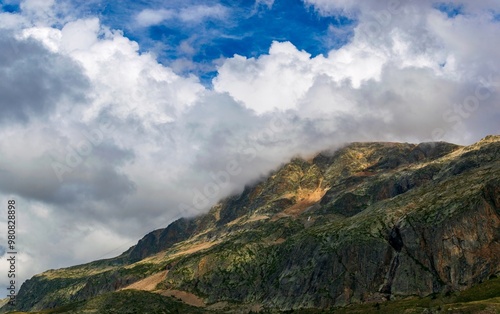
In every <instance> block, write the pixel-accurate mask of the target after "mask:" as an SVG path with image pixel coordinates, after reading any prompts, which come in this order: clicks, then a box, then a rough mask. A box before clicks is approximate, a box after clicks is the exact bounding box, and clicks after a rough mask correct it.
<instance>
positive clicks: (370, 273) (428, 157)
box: [4, 136, 500, 311]
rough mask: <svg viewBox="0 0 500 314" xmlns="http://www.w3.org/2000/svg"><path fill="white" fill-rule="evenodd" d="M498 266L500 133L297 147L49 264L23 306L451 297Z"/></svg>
mask: <svg viewBox="0 0 500 314" xmlns="http://www.w3.org/2000/svg"><path fill="white" fill-rule="evenodd" d="M499 273H500V136H488V137H486V138H484V139H483V140H481V141H480V142H478V143H476V144H474V145H471V146H466V147H462V146H457V145H453V144H448V143H442V142H439V143H423V144H418V145H415V144H407V143H404V144H403V143H353V144H349V145H347V146H345V147H344V148H342V149H339V150H337V151H335V152H323V153H320V154H318V155H317V156H315V157H314V158H312V159H309V160H303V159H299V158H296V159H293V160H292V161H291V162H290V163H288V164H286V165H283V166H282V167H281V168H280V169H278V170H277V171H275V172H274V173H272V174H270V176H269V177H268V178H267V179H266V180H263V181H262V182H259V183H257V184H254V185H252V186H249V187H247V188H246V189H245V190H244V191H243V192H242V193H241V194H240V195H237V196H233V197H229V198H227V199H225V200H222V201H221V202H220V203H219V204H217V205H216V206H214V207H213V208H212V209H211V210H210V212H209V213H207V214H206V215H203V216H200V217H196V218H191V219H181V220H178V221H176V222H173V223H172V224H171V225H170V226H168V227H167V228H165V229H161V230H156V231H154V232H152V233H150V234H148V235H146V236H145V237H144V238H143V239H141V240H140V241H139V242H138V244H137V245H136V246H134V247H132V248H131V249H129V250H128V251H127V252H125V253H124V254H122V255H121V256H119V257H117V258H115V259H109V260H103V261H97V262H93V263H90V264H86V265H81V266H75V267H72V268H67V269H61V270H52V271H48V272H45V273H42V274H39V275H37V276H35V277H33V278H32V279H30V280H28V281H27V282H26V283H25V284H24V285H23V286H22V288H21V290H20V292H19V295H18V306H17V309H19V310H24V311H28V310H39V309H44V308H53V307H55V306H59V305H63V304H69V303H71V302H75V301H83V300H86V299H89V298H91V297H93V296H97V295H100V294H103V293H105V292H110V291H115V290H119V289H122V288H127V287H133V288H134V289H142V290H150V291H155V292H157V293H163V294H167V295H180V294H179V293H180V292H182V293H185V294H189V295H190V296H192V297H193V298H199V299H200V300H202V301H203V303H205V305H204V306H205V309H206V310H211V309H217V308H218V307H219V308H224V307H227V308H229V309H230V308H234V307H235V306H236V307H243V306H245V307H247V308H249V309H250V308H252V309H262V308H269V309H277V310H286V309H297V308H330V307H336V306H344V305H349V304H357V303H366V302H383V301H384V300H394V299H399V298H402V297H407V296H416V297H425V296H428V295H449V294H453V293H455V292H456V291H463V290H466V289H470V288H471V287H474V286H476V285H478V284H480V283H481V282H484V281H487V280H488V279H489V278H493V277H495V275H497V274H499ZM132 283H135V286H130V285H131V284H132ZM141 283H144V284H141ZM146 283H148V284H146ZM141 287H142V288H141ZM145 287H147V288H145ZM183 296H185V295H183ZM181 299H183V298H182V297H181ZM5 309H6V308H4V310H5Z"/></svg>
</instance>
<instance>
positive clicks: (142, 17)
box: [136, 9, 175, 27]
mask: <svg viewBox="0 0 500 314" xmlns="http://www.w3.org/2000/svg"><path fill="white" fill-rule="evenodd" d="M174 15H175V12H174V11H173V10H165V9H161V10H151V9H144V10H142V11H141V12H140V13H139V14H138V15H137V16H136V22H137V24H138V25H139V26H142V27H148V26H152V25H157V24H160V23H161V22H163V21H165V20H168V19H171V18H172V17H173V16H174Z"/></svg>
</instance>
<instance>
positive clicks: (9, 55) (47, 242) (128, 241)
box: [0, 0, 500, 284]
mask: <svg viewBox="0 0 500 314" xmlns="http://www.w3.org/2000/svg"><path fill="white" fill-rule="evenodd" d="M258 2H259V3H262V2H263V1H258ZM47 3H48V2H47ZM47 3H46V5H43V10H41V11H40V10H39V11H36V10H35V8H36V7H37V6H40V5H42V4H41V2H40V1H34V0H31V1H25V2H23V3H22V5H21V7H22V11H21V12H20V13H1V14H0V20H2V21H6V22H5V23H0V25H2V26H1V27H4V29H3V30H2V35H1V36H0V45H1V46H2V52H1V53H0V80H1V81H2V82H4V83H3V85H2V87H0V89H2V95H3V96H2V97H0V108H2V112H3V115H2V117H1V118H0V138H1V140H0V172H1V174H2V175H1V177H0V195H1V199H2V202H3V203H4V204H5V203H6V200H7V199H8V198H15V199H16V200H18V203H19V216H20V217H19V221H20V223H19V230H18V231H19V236H20V239H21V240H20V243H21V244H20V255H19V259H20V261H19V263H20V265H22V267H21V268H20V272H21V273H20V274H21V276H23V278H27V277H29V276H31V275H33V274H35V273H37V272H40V271H43V270H45V269H47V268H56V267H61V266H69V265H72V264H76V263H82V262H85V261H89V260H92V259H95V258H99V257H103V256H114V255H117V254H119V253H121V252H122V251H124V250H126V249H127V248H128V246H130V245H132V244H133V242H135V241H137V239H138V238H140V237H141V236H142V235H143V234H145V233H147V232H148V231H151V230H152V229H155V228H159V227H164V226H166V225H167V224H168V223H169V222H171V221H172V220H173V219H175V218H177V217H180V216H181V215H195V214H198V213H202V212H205V211H206V210H207V208H208V207H209V206H210V205H211V204H213V203H215V202H216V201H217V200H219V199H220V198H222V197H224V196H227V195H229V194H231V193H234V192H237V191H239V190H241V189H242V188H243V186H244V185H245V184H247V183H248V182H251V181H253V180H256V179H258V178H259V177H260V176H262V175H265V174H266V173H267V172H268V171H270V170H271V169H274V168H275V167H277V166H278V165H279V164H281V163H283V162H286V161H287V160H288V159H289V158H291V157H293V156H295V155H299V154H302V155H304V156H308V155H310V154H313V153H314V152H317V151H319V150H322V149H326V148H329V147H336V146H338V145H341V144H342V143H345V142H349V141H369V140H377V141H378V140H392V141H412V142H420V141H431V140H447V141H452V142H456V143H462V144H468V143H472V142H474V141H477V140H478V139H480V138H481V137H484V136H485V135H487V134H491V133H499V128H498V121H500V110H499V109H500V108H499V107H500V102H499V96H498V91H499V89H500V73H499V70H500V69H499V62H498V55H500V46H499V45H495V44H494V43H496V42H497V37H498V34H499V33H500V22H499V21H498V18H497V17H498V13H495V12H498V10H499V5H498V4H497V2H494V1H479V2H474V4H471V3H470V2H465V1H463V3H462V4H463V5H462V7H460V9H459V10H458V6H457V9H456V10H457V12H456V13H457V14H456V15H453V16H452V15H450V14H447V13H446V12H443V10H439V9H438V7H437V5H436V4H435V3H434V2H432V1H420V2H416V1H401V2H400V7H396V8H393V7H390V6H389V5H388V4H387V3H386V2H383V1H373V2H370V3H371V4H366V3H365V2H362V1H349V2H346V1H344V2H342V1H337V2H332V1H325V0H323V1H321V0H315V1H313V0H308V1H305V5H311V6H313V8H314V9H316V10H319V11H320V12H321V14H338V13H339V12H345V13H346V14H350V15H352V16H353V17H355V18H356V19H357V24H356V26H355V28H354V35H353V37H352V38H351V40H350V41H349V42H348V43H347V44H346V45H344V46H343V47H341V48H340V49H338V50H332V51H330V52H329V53H328V54H327V55H326V56H323V55H319V56H317V57H314V58H312V57H311V56H310V54H309V53H308V52H307V51H299V50H298V49H297V48H296V47H295V46H294V44H293V42H278V41H276V42H274V43H273V44H272V45H271V46H270V49H269V53H268V54H264V55H261V56H259V57H256V58H247V57H244V56H238V55H235V56H234V57H232V58H228V59H225V60H222V61H221V65H220V67H219V68H218V74H217V76H216V77H215V78H214V80H213V88H209V87H206V86H204V85H202V84H201V83H200V81H199V79H198V78H197V77H195V76H193V75H191V76H180V75H178V74H176V73H175V72H174V71H173V70H172V69H170V68H168V67H165V66H163V65H161V64H160V63H158V61H157V60H156V59H155V57H154V56H153V55H151V54H147V53H142V54H141V53H139V46H138V44H137V43H136V42H134V41H132V40H130V39H128V38H127V37H125V36H124V35H123V33H122V32H121V31H119V30H112V29H109V28H108V27H107V26H106V25H102V24H101V23H100V21H99V20H98V18H96V17H87V18H84V19H77V18H74V19H71V18H70V16H71V14H69V15H67V16H65V17H64V18H63V20H61V21H59V22H57V23H55V24H58V23H59V24H61V27H52V26H50V25H55V24H54V20H56V19H57V18H58V16H59V15H58V14H55V13H54V10H55V7H56V5H55V4H54V3H55V2H54V3H52V2H51V3H49V4H47ZM265 3H271V2H268V1H267V2H265ZM333 3H335V5H332V4H333ZM37 10H38V9H37ZM68 10H69V9H68ZM458 11H459V12H458ZM34 12H42V13H43V14H42V13H37V14H35V13H34ZM69 12H70V11H69ZM226 14H230V13H226ZM495 14H497V15H495ZM7 21H8V23H7ZM223 173H234V174H230V175H229V182H228V184H226V183H225V181H224V179H225V178H227V177H226V176H225V175H224V174H223ZM221 182H223V183H221ZM200 194H201V195H202V197H201V198H200V197H199V196H200ZM2 219H5V218H2ZM2 221H3V220H2ZM2 237H4V236H1V237H0V239H1V243H5V241H4V240H5V239H4V238H2ZM113 250H114V251H113ZM110 252H111V253H110ZM5 267H6V264H5V263H2V264H1V266H0V271H3V270H2V269H3V268H5ZM2 280H5V278H4V279H2ZM2 280H0V283H3V284H5V282H4V281H2Z"/></svg>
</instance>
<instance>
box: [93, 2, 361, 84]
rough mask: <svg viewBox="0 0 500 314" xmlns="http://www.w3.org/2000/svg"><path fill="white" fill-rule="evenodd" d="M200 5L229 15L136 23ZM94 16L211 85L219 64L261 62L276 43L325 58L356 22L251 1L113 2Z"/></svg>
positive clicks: (299, 7) (285, 4)
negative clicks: (149, 14)
mask: <svg viewBox="0 0 500 314" xmlns="http://www.w3.org/2000/svg"><path fill="white" fill-rule="evenodd" d="M201 3H202V4H203V5H205V6H221V7H222V8H224V10H226V12H227V13H226V15H225V16H224V17H223V18H221V19H218V18H206V19H201V20H200V21H199V22H198V23H196V22H195V23H193V22H183V21H180V20H176V19H170V20H166V21H163V22H160V23H158V24H155V25H151V26H146V27H141V26H138V25H137V23H136V21H135V18H136V16H137V15H138V14H139V13H140V12H141V11H142V10H144V9H152V10H168V9H177V10H179V9H182V8H188V7H190V6H196V5H199V4H201ZM90 10H91V13H92V14H99V15H100V16H101V19H102V22H103V23H104V24H107V25H109V26H110V27H112V28H116V29H121V30H123V31H124V33H125V35H126V36H127V37H129V38H131V39H133V40H136V41H137V42H138V43H139V44H140V46H141V50H142V51H149V50H152V51H154V52H155V53H156V54H157V56H158V60H159V61H160V62H162V63H164V64H167V65H168V64H170V63H171V62H172V61H173V60H177V59H179V58H185V59H187V60H189V61H192V62H194V63H195V64H194V68H190V69H189V68H187V69H184V70H182V69H179V71H180V72H184V73H183V74H186V73H189V72H192V73H194V74H196V75H197V76H199V77H200V79H201V80H202V81H203V82H205V83H207V84H209V82H210V79H211V78H213V76H214V75H215V74H216V72H215V70H216V68H215V63H214V61H216V60H219V59H220V58H228V57H232V56H233V55H234V54H238V55H242V56H246V57H258V56H259V55H261V54H265V53H267V52H268V50H269V47H270V45H271V42H272V41H290V42H292V43H293V44H294V45H295V46H296V47H297V48H298V49H299V50H305V51H307V52H309V53H310V54H311V55H312V56H316V55H318V54H326V53H327V52H328V51H330V50H331V49H333V48H338V47H339V46H341V45H343V44H345V43H346V42H347V41H348V40H349V37H350V36H351V35H352V33H351V32H350V30H351V29H352V27H353V25H354V21H352V20H350V19H349V18H347V17H344V16H341V15H339V16H321V15H320V14H318V12H317V11H316V10H315V9H314V8H313V7H312V6H305V5H304V3H303V2H302V1H301V0H276V1H274V3H272V4H269V5H268V4H265V3H261V4H256V3H255V1H253V0H238V1H228V0H224V1H220V2H216V1H191V2H190V1H153V2H151V1H112V2H109V3H107V4H106V5H102V4H100V5H95V6H93V7H92V8H90ZM331 27H334V28H337V29H342V30H343V31H344V33H343V35H342V36H338V37H337V38H332V36H331V34H330V33H329V31H328V30H329V28H331ZM183 42H189V44H190V46H191V47H192V48H193V52H185V51H179V49H178V47H179V46H180V45H181V43H183Z"/></svg>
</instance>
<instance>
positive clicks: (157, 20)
mask: <svg viewBox="0 0 500 314" xmlns="http://www.w3.org/2000/svg"><path fill="white" fill-rule="evenodd" d="M227 14H228V9H227V8H226V7H224V6H222V5H220V4H217V5H213V6H207V5H192V6H187V7H184V8H181V9H177V10H173V9H159V10H152V9H144V10H142V11H141V12H140V13H139V14H138V15H137V16H136V18H135V21H136V23H137V24H138V25H139V26H141V27H148V26H152V25H157V24H161V23H162V22H163V21H166V20H174V19H175V20H179V21H181V22H183V23H189V24H198V23H201V22H203V21H204V20H205V19H222V18H224V17H225V16H226V15H227Z"/></svg>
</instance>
